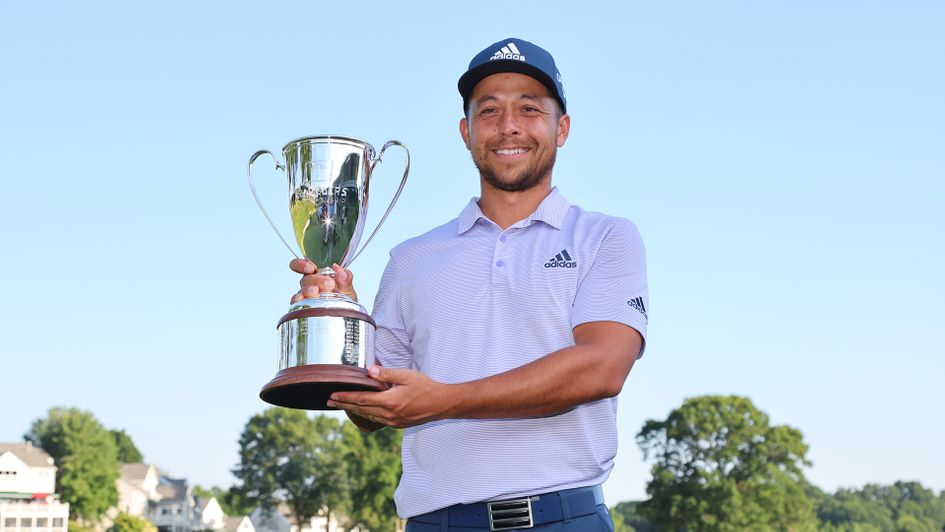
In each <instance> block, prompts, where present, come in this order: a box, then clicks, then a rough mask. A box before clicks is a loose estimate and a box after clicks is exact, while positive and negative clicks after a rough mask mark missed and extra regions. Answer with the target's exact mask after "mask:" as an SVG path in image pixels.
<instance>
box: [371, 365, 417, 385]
mask: <svg viewBox="0 0 945 532" xmlns="http://www.w3.org/2000/svg"><path fill="white" fill-rule="evenodd" d="M414 373H415V372H413V371H411V370H408V369H390V368H385V367H384V366H377V365H375V366H371V367H370V368H368V375H370V376H371V378H372V379H375V380H379V381H381V382H386V383H387V384H409V383H410V380H411V375H413V374H414Z"/></svg>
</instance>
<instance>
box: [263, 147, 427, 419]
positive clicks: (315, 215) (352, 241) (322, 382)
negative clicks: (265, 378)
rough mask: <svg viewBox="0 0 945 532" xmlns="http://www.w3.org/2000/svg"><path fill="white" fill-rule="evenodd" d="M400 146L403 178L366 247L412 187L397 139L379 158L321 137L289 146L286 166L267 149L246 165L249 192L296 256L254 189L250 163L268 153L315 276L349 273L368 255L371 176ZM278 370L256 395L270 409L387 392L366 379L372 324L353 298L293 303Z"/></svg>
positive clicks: (320, 406) (312, 406) (282, 331)
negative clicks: (285, 187) (280, 173)
mask: <svg viewBox="0 0 945 532" xmlns="http://www.w3.org/2000/svg"><path fill="white" fill-rule="evenodd" d="M391 146H399V147H401V148H403V149H404V151H405V152H406V154H407V160H406V167H405V169H404V176H403V178H402V179H401V180H400V186H399V187H398V188H397V192H396V193H395V194H394V198H393V200H391V203H390V206H388V207H387V211H386V212H385V213H384V215H383V216H382V217H381V219H380V221H379V222H378V224H377V227H376V228H375V229H374V231H373V232H372V233H371V236H370V237H368V239H367V241H366V242H365V243H364V246H367V244H368V243H369V242H370V241H371V239H373V238H374V235H375V234H377V231H378V229H380V228H381V225H383V223H384V220H386V219H387V215H388V214H390V211H391V209H392V208H393V207H394V204H395V203H397V198H398V197H400V193H401V191H402V190H403V188H404V184H405V183H406V182H407V173H408V172H409V171H410V152H409V151H407V147H406V146H404V145H403V144H401V143H400V142H397V141H394V140H392V141H389V142H387V143H386V144H384V147H383V148H381V151H380V153H379V154H377V156H376V157H375V151H374V148H373V147H371V145H370V144H368V143H366V142H364V141H361V140H358V139H354V138H351V137H342V136H338V135H319V136H314V137H305V138H301V139H298V140H293V141H292V142H290V143H288V144H286V145H285V147H283V148H282V155H283V157H284V159H285V164H282V163H280V162H279V161H278V160H276V157H275V156H274V155H273V154H272V153H271V152H269V151H267V150H260V151H258V152H256V153H254V154H253V156H252V157H250V159H249V164H248V165H247V170H246V173H247V176H248V178H249V186H250V190H251V191H252V192H253V197H254V198H256V203H257V204H259V208H260V210H262V213H263V215H264V216H265V217H266V219H267V220H268V221H269V224H270V225H271V226H272V228H273V230H275V231H276V234H277V235H278V236H279V238H280V239H281V240H282V242H283V243H284V244H285V245H286V247H288V248H289V251H291V252H292V254H293V255H295V256H296V257H297V258H298V255H297V254H296V253H295V251H294V250H293V249H292V247H291V246H290V245H289V243H288V242H286V240H285V238H283V237H282V234H281V233H279V230H278V229H277V228H276V226H275V224H274V223H273V222H272V219H271V218H269V214H268V213H267V212H266V209H265V207H263V205H262V202H261V201H260V200H259V196H258V195H257V194H256V188H255V186H254V185H253V175H252V165H253V162H255V161H256V159H257V158H258V157H259V156H261V155H263V154H268V155H269V156H271V157H272V158H273V159H274V160H276V169H277V170H285V172H286V175H287V177H288V180H289V214H290V216H291V218H292V229H293V232H294V233H295V240H296V242H298V245H299V248H300V249H301V251H302V255H303V256H304V257H305V258H307V259H308V260H310V261H312V262H313V263H315V265H316V266H318V267H319V268H320V269H319V271H318V273H320V274H324V275H330V276H333V275H334V271H332V269H331V268H330V266H331V265H332V264H333V263H337V264H340V265H341V266H343V267H346V268H347V267H348V265H349V264H351V261H353V260H354V259H355V257H357V256H358V254H360V252H361V251H363V250H364V246H362V247H361V250H358V251H356V250H357V249H358V243H359V242H360V240H361V235H362V233H363V232H364V221H365V218H366V217H367V207H368V193H369V191H370V183H371V173H372V172H373V170H374V167H375V166H376V165H377V163H379V162H380V161H381V157H382V156H383V155H384V151H385V150H387V148H389V147H391ZM278 328H279V336H280V356H279V372H278V373H276V376H275V378H273V379H272V380H271V381H269V383H268V384H266V385H265V386H264V387H263V389H262V391H261V392H260V393H259V397H260V398H262V400H263V401H266V402H267V403H271V404H274V405H278V406H287V407H290V408H304V409H308V410H327V409H328V406H327V405H326V402H327V401H328V398H329V396H330V395H331V394H332V393H334V392H339V391H357V390H368V391H379V390H383V389H385V388H386V385H384V384H383V383H381V382H378V381H376V380H374V379H372V378H370V377H369V376H368V375H367V369H366V368H367V367H368V366H369V365H370V364H373V362H374V332H375V324H374V320H372V319H371V316H370V315H368V313H367V311H366V310H365V309H364V307H362V306H361V305H359V304H358V303H357V302H356V301H353V300H352V299H351V298H349V297H347V296H345V295H343V294H338V293H332V292H328V293H322V294H319V297H318V298H315V299H303V300H302V301H299V302H297V303H295V304H294V305H292V306H291V307H290V308H289V312H288V313H287V314H286V315H285V316H282V318H281V319H280V320H279V325H278Z"/></svg>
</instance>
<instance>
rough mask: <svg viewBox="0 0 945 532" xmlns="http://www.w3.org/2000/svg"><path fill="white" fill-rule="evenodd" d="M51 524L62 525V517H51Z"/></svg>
mask: <svg viewBox="0 0 945 532" xmlns="http://www.w3.org/2000/svg"><path fill="white" fill-rule="evenodd" d="M52 526H57V527H61V526H62V518H61V517H53V520H52Z"/></svg>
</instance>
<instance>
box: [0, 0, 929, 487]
mask: <svg viewBox="0 0 945 532" xmlns="http://www.w3.org/2000/svg"><path fill="white" fill-rule="evenodd" d="M942 28H945V5H943V4H942V3H941V2H935V1H928V2H919V1H916V2H898V3H891V2H878V1H866V2H862V1H856V2H854V1H845V2H842V1H838V2H815V1H798V2H760V3H759V2H748V1H743V2H727V1H723V2H710V3H706V2H689V3H681V2H673V3H665V2H664V3H652V2H647V3H643V2H629V3H628V2H613V3H608V2H593V1H588V2H580V3H564V2H562V3H558V4H552V3H549V2H531V1H524V0H522V1H517V2H514V3H512V4H509V3H505V4H501V5H498V4H492V5H485V4H483V5H478V6H470V5H466V6H465V7H458V5H456V4H454V3H447V2H443V3H433V2H401V3H393V2H359V3H344V2H276V3H271V4H264V3H256V4H249V3H244V2H222V1H218V2H202V3H196V2H161V3H150V4H140V3H128V2H114V3H108V4H106V3H91V4H90V3H79V4H77V3H72V2H59V3H54V4H50V3H26V2H14V3H12V4H10V5H8V6H7V7H6V8H5V12H4V16H3V18H2V20H0V80H2V83H0V152H2V157H0V179H2V187H0V228H2V229H0V234H2V248H0V249H2V260H0V291H2V295H0V357H2V363H0V372H2V374H0V405H3V406H2V409H0V441H18V440H19V439H20V438H21V435H22V434H23V432H25V431H26V430H27V429H28V428H29V424H30V422H31V421H32V420H34V419H36V418H39V417H41V416H43V415H45V413H46V411H47V410H48V409H49V408H50V407H52V406H55V405H67V406H78V407H80V408H83V409H87V410H90V411H92V412H94V413H95V415H96V416H97V417H98V418H99V419H100V420H101V421H102V422H103V423H104V424H106V425H107V426H109V427H115V428H124V429H126V430H127V431H128V432H129V433H130V434H131V435H132V437H133V438H134V440H135V441H136V442H137V444H138V446H139V447H140V448H141V450H142V451H143V452H144V454H145V457H146V459H147V460H148V461H150V462H153V463H156V464H158V465H159V466H160V467H162V468H164V469H166V470H169V471H170V472H171V473H172V474H175V475H178V476H185V477H188V478H190V479H191V480H192V481H193V482H197V483H201V484H205V485H206V484H219V485H222V486H227V485H229V484H230V483H231V481H232V479H231V476H230V474H229V469H230V468H232V467H233V465H234V464H235V462H236V460H237V455H236V447H237V444H236V441H237V438H238V436H239V434H240V432H241V430H242V428H243V425H244V424H245V422H246V421H247V420H248V418H249V417H250V416H251V415H252V414H254V413H256V412H259V411H261V410H262V409H263V408H264V407H265V405H264V404H263V403H262V402H260V400H259V399H258V398H257V393H258V391H259V388H260V387H261V386H262V385H263V384H264V383H265V382H266V381H268V379H270V378H271V377H272V376H273V374H274V373H275V370H276V356H277V337H276V330H275V321H276V319H277V318H278V317H279V316H280V315H281V314H282V313H283V312H284V311H285V309H286V305H287V302H288V298H289V296H290V295H291V294H292V292H294V290H295V287H296V281H297V279H296V276H295V275H294V274H292V273H291V272H289V270H288V269H287V263H288V261H289V258H290V256H289V254H288V252H287V251H286V250H285V249H284V248H283V246H282V244H281V243H280V242H279V241H278V239H277V238H276V237H275V235H273V234H272V232H271V230H270V228H269V227H268V225H267V224H266V222H265V220H264V219H263V218H262V216H261V215H260V214H259V212H258V210H257V208H256V205H255V204H254V202H253V200H252V197H251V195H250V193H249V190H248V187H247V185H246V182H245V164H246V161H247V159H248V157H249V156H250V154H252V153H253V152H254V151H255V150H256V149H259V148H269V149H273V150H278V149H280V148H281V147H282V145H283V144H284V143H285V142H287V141H289V140H291V139H293V138H296V137H299V136H304V135H308V134H316V133H342V134H347V135H351V136H355V137H359V138H363V139H365V140H368V141H369V142H372V143H374V144H375V145H376V146H380V145H381V144H383V142H384V141H386V140H388V139H390V138H396V139H400V140H402V141H403V142H404V143H406V144H407V145H408V146H409V147H410V149H411V152H412V155H413V170H412V174H411V176H410V179H409V182H408V185H407V188H406V189H405V191H404V194H403V196H402V199H401V203H400V205H398V207H397V208H396V209H395V210H394V212H393V214H392V215H391V218H390V220H389V223H388V225H386V226H385V227H384V229H383V230H382V231H381V232H380V234H379V236H378V238H376V239H375V241H374V242H373V243H372V245H371V246H370V247H369V248H368V249H367V251H366V252H365V253H364V254H363V255H361V257H359V259H358V260H357V261H356V262H355V263H354V264H353V265H352V268H353V270H354V271H355V274H356V276H357V281H358V287H359V291H360V293H361V294H362V295H363V299H364V302H365V303H366V304H367V306H368V307H369V308H370V305H371V304H372V300H373V294H374V293H375V292H376V289H377V284H378V281H379V277H380V274H381V271H382V268H383V266H384V264H385V261H386V257H387V252H388V251H389V249H390V248H391V247H393V246H394V245H395V244H397V243H398V242H400V241H401V240H403V239H405V238H407V237H409V236H413V235H416V234H419V233H421V232H424V231H426V230H427V229H429V228H431V227H433V226H435V225H439V224H440V223H442V222H444V221H446V220H448V219H450V218H453V217H454V216H455V215H456V214H457V213H458V212H459V210H460V209H461V208H462V207H463V206H464V205H465V203H466V202H467V201H468V199H469V198H470V197H471V196H473V195H476V193H477V190H478V180H477V174H476V172H475V170H474V168H473V166H472V164H471V163H470V161H469V156H468V154H467V152H466V151H465V149H464V147H463V145H462V143H461V141H460V138H459V134H458V130H457V123H458V120H459V119H460V117H461V103H460V98H459V96H458V94H457V92H456V80H457V78H458V76H459V75H460V74H461V73H462V72H463V71H464V69H465V65H466V64H467V62H468V61H469V59H470V58H471V57H472V56H473V55H474V54H475V53H476V52H478V51H479V50H480V49H482V48H483V47H485V46H486V45H489V44H491V43H493V42H495V41H497V40H499V39H502V38H504V37H507V36H518V37H521V38H524V39H527V40H531V41H533V42H536V43H539V44H541V45H542V46H544V47H546V48H547V49H548V50H550V51H551V52H552V53H553V54H554V55H555V57H556V59H557V61H558V65H559V68H560V69H561V72H562V74H563V76H564V83H565V88H566V90H567V93H568V107H569V110H570V112H571V115H572V131H571V137H570V139H569V141H568V143H567V145H566V146H565V148H564V149H563V150H562V151H560V152H559V157H558V165H557V167H556V170H555V182H556V184H557V185H558V186H559V187H560V188H561V190H562V191H563V192H564V193H565V195H566V196H567V197H568V198H569V199H570V200H571V201H572V202H573V203H576V204H579V205H582V206H583V207H585V208H586V209H590V210H598V211H603V212H607V213H611V214H615V215H620V216H624V217H627V218H630V219H631V220H633V221H634V222H636V224H637V225H638V227H639V228H640V230H641V232H642V234H643V236H644V240H645V242H646V245H647V251H648V259H649V261H648V264H649V275H650V293H651V307H652V308H651V309H650V317H651V320H650V331H649V347H648V350H647V354H646V356H645V357H644V358H643V359H642V360H641V361H640V362H639V363H638V365H637V366H636V367H635V368H634V369H633V372H632V373H631V375H630V378H629V380H628V381H627V384H626V386H625V388H624V391H623V393H622V395H621V402H620V411H619V424H620V437H621V449H620V452H619V454H618V456H617V466H616V469H615V471H614V474H613V476H612V477H611V480H610V481H609V482H608V483H607V485H606V491H607V496H608V499H609V500H610V501H619V500H624V499H630V498H642V497H644V489H645V485H646V481H647V477H648V468H649V466H648V465H647V464H645V463H644V462H643V459H642V456H641V454H640V452H639V450H638V449H637V446H636V444H635V442H634V435H635V433H636V432H637V431H638V430H639V429H640V427H641V426H642V424H643V422H644V420H645V419H648V418H664V417H665V416H666V415H667V413H668V412H669V411H670V410H671V409H672V408H674V407H676V406H678V405H679V404H680V403H681V402H682V401H683V399H684V398H686V397H689V396H693V395H698V394H707V393H718V394H740V395H746V396H749V397H751V398H752V399H753V400H754V401H755V403H756V405H757V406H758V407H760V408H761V409H763V410H765V411H766V412H767V413H768V414H769V415H770V416H771V419H772V421H773V422H774V423H787V424H790V425H793V426H796V427H798V428H800V429H801V431H802V432H803V433H804V436H805V440H806V442H807V443H808V444H809V445H810V453H809V457H810V458H811V459H812V460H813V462H814V466H813V467H812V468H811V469H810V470H809V471H808V476H809V478H810V479H811V480H812V481H813V482H814V483H816V484H817V485H819V486H821V487H822V488H825V489H828V490H833V489H835V488H837V487H838V486H859V485H862V484H864V483H866V482H884V483H888V482H892V481H894V480H897V479H915V480H919V481H921V482H922V483H923V484H925V485H926V486H929V487H932V488H935V489H936V490H940V489H945V466H943V465H942V460H941V449H942V442H943V441H945V415H943V414H942V405H943V404H945V385H943V376H945V357H943V356H942V355H943V351H945V349H943V347H942V333H943V330H945V328H943V323H945V310H943V303H942V302H943V300H945V281H943V272H945V253H943V250H945V246H943V244H945V238H943V236H942V235H943V232H945V208H943V204H945V185H943V178H945V103H943V102H945V97H943V95H945V68H943V58H945V33H943V30H942ZM401 163H402V158H401V157H400V156H399V155H398V154H396V153H395V154H393V155H391V156H390V157H386V158H385V161H384V163H383V164H382V165H381V166H380V167H379V170H378V172H377V179H376V182H375V186H376V187H377V190H376V191H375V192H374V197H375V203H374V205H375V207H373V212H372V215H373V217H372V219H373V220H376V219H377V218H378V217H379V215H380V213H381V212H382V210H383V209H382V208H381V207H382V202H383V198H387V197H390V194H391V193H392V191H393V188H394V182H395V180H396V179H397V177H398V176H399V173H400V170H399V168H400V165H401ZM257 172H258V173H257V179H258V181H259V183H260V188H263V189H265V190H264V196H265V197H266V201H267V202H268V203H269V205H270V212H271V213H272V214H273V215H274V216H275V217H276V218H277V219H279V220H281V221H283V222H287V221H288V213H287V209H286V208H285V206H286V203H285V197H284V196H285V193H284V179H281V178H280V177H279V176H278V175H277V174H276V173H275V172H270V170H269V169H268V168H266V167H265V166H261V167H259V169H258V170H257Z"/></svg>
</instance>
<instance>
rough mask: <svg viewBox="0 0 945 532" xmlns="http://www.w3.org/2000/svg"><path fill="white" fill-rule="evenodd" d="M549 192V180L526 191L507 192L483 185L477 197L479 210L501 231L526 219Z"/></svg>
mask: <svg viewBox="0 0 945 532" xmlns="http://www.w3.org/2000/svg"><path fill="white" fill-rule="evenodd" d="M550 192H551V180H547V181H546V182H544V183H540V184H538V185H536V186H534V187H532V188H530V189H528V190H522V191H520V192H508V191H505V190H499V189H496V188H493V187H491V186H489V185H487V184H485V183H483V185H482V194H481V195H480V197H479V210H481V211H482V214H484V215H486V216H487V217H488V218H489V219H490V220H492V221H493V222H495V224H496V225H498V226H499V227H501V228H502V229H503V230H504V229H508V228H509V226H511V225H513V224H515V223H516V222H519V221H521V220H524V219H525V218H528V216H529V215H531V214H532V213H533V212H535V210H536V209H538V206H539V205H541V202H542V201H543V200H544V199H545V197H547V196H548V194H549V193H550Z"/></svg>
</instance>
